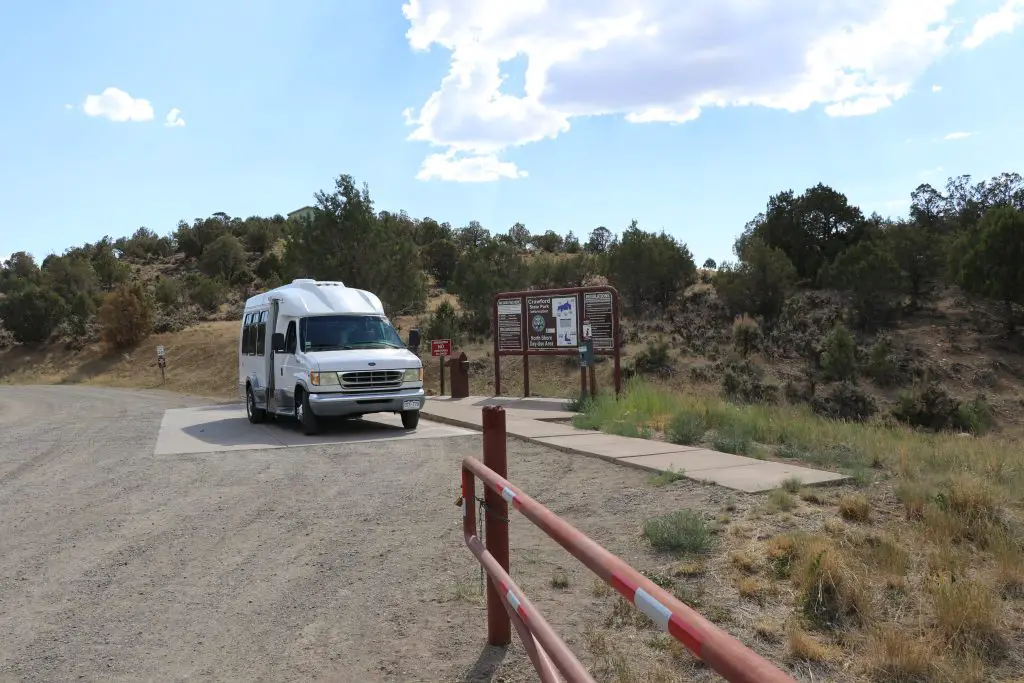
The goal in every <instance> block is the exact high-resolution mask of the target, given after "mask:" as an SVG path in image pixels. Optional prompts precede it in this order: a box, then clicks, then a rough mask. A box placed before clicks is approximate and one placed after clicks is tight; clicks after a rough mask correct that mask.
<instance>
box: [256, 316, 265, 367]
mask: <svg viewBox="0 0 1024 683" xmlns="http://www.w3.org/2000/svg"><path fill="white" fill-rule="evenodd" d="M266 342H267V311H263V312H262V313H260V321H259V324H258V325H257V326H256V355H257V356H262V355H263V353H264V347H266Z"/></svg>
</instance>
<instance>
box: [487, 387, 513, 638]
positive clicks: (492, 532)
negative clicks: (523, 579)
mask: <svg viewBox="0 0 1024 683" xmlns="http://www.w3.org/2000/svg"><path fill="white" fill-rule="evenodd" d="M483 430H484V436H483V442H484V443H483V446H484V466H485V467H488V468H490V469H491V470H493V471H494V472H496V473H498V474H499V475H500V476H501V477H507V476H508V453H507V451H506V445H507V441H506V435H505V409H504V408H502V407H501V406H485V407H484V408H483ZM484 536H485V539H486V542H487V552H489V553H490V554H491V555H492V556H493V557H494V559H495V560H496V561H497V562H498V564H499V565H501V568H502V569H504V570H505V572H506V573H508V502H507V501H506V500H505V499H504V498H502V496H501V494H500V493H498V492H497V491H495V490H494V488H493V487H487V488H485V490H484ZM487 642H488V643H490V644H491V645H496V646H500V647H504V646H506V645H508V644H509V643H511V642H512V622H511V621H509V618H508V612H506V611H505V607H504V604H503V603H502V600H501V595H500V594H499V593H498V587H497V586H495V585H494V582H493V581H490V580H488V582H487Z"/></svg>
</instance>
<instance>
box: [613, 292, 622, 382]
mask: <svg viewBox="0 0 1024 683" xmlns="http://www.w3.org/2000/svg"><path fill="white" fill-rule="evenodd" d="M613 292H614V293H613V294H612V340H613V341H614V344H612V348H613V349H614V351H615V359H614V361H613V363H614V365H613V366H612V373H613V374H614V376H615V398H618V397H619V394H621V393H622V328H621V326H620V324H619V292H618V290H613Z"/></svg>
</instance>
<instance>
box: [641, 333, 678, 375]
mask: <svg viewBox="0 0 1024 683" xmlns="http://www.w3.org/2000/svg"><path fill="white" fill-rule="evenodd" d="M633 367H634V369H635V370H636V372H637V373H638V374H641V375H646V374H655V373H661V374H664V373H665V371H666V368H671V367H672V355H671V354H670V353H669V349H668V343H667V342H665V341H663V340H660V339H659V340H658V341H649V342H647V348H646V349H644V350H643V351H638V352H637V354H636V357H635V358H634V359H633Z"/></svg>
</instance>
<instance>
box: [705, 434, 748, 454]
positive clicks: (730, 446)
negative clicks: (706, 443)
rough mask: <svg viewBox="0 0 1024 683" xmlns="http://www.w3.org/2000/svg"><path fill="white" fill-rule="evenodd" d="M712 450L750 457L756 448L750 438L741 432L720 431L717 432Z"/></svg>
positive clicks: (712, 443)
mask: <svg viewBox="0 0 1024 683" xmlns="http://www.w3.org/2000/svg"><path fill="white" fill-rule="evenodd" d="M711 446H712V448H714V449H715V450H716V451H721V452H722V453H732V454H733V455H748V454H749V453H750V451H751V450H753V448H754V443H753V441H752V440H751V439H750V437H749V436H747V435H746V434H744V433H743V432H741V431H733V430H729V429H720V430H718V431H717V432H716V434H715V438H714V440H713V441H712V442H711Z"/></svg>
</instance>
